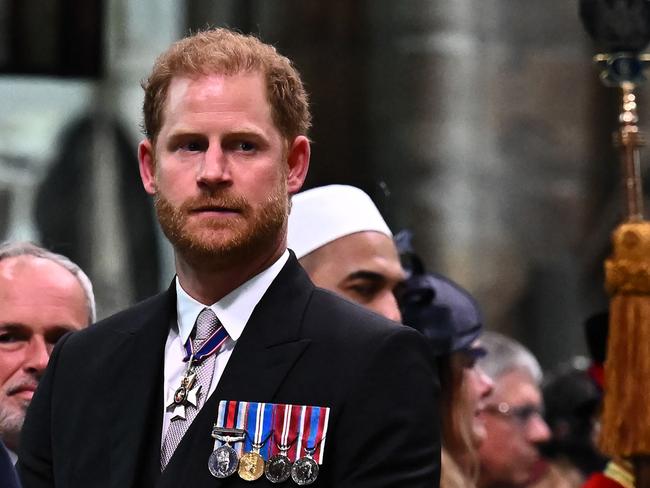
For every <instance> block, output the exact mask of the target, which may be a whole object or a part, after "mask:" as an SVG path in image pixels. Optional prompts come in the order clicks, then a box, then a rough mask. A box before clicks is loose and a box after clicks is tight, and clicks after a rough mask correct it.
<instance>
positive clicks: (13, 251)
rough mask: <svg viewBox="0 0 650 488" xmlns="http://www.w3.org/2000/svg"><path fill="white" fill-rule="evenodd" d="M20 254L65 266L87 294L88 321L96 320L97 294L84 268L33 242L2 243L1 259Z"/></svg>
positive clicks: (0, 247)
mask: <svg viewBox="0 0 650 488" xmlns="http://www.w3.org/2000/svg"><path fill="white" fill-rule="evenodd" d="M18 256H34V257H37V258H42V259H47V260H49V261H52V262H54V263H56V264H58V265H60V266H62V267H63V268H65V269H67V270H68V271H70V273H72V274H73V275H74V277H75V278H77V281H79V284H80V285H81V288H82V289H83V291H84V294H85V295H86V305H87V307H88V323H89V324H92V323H93V322H95V320H96V317H97V309H96V307H95V294H94V293H93V285H92V283H91V282H90V279H89V278H88V276H87V275H86V273H84V272H83V270H82V269H81V268H80V267H79V266H77V265H76V264H75V263H73V262H72V261H70V259H68V258H66V257H65V256H63V255H61V254H56V253H53V252H51V251H48V250H47V249H45V248H43V247H40V246H37V245H36V244H34V243H32V242H26V241H23V242H5V243H2V244H0V261H2V260H3V259H7V258H14V257H18Z"/></svg>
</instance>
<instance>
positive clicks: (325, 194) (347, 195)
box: [288, 185, 393, 259]
mask: <svg viewBox="0 0 650 488" xmlns="http://www.w3.org/2000/svg"><path fill="white" fill-rule="evenodd" d="M365 231H374V232H381V233H382V234H385V235H387V236H388V237H390V238H392V237H393V234H392V232H391V231H390V229H389V228H388V225H386V222H385V221H384V219H383V217H382V216H381V214H380V213H379V210H378V209H377V207H376V206H375V204H374V203H373V202H372V200H371V199H370V197H369V196H368V195H367V194H366V193H364V192H363V191H362V190H360V189H359V188H355V187H354V186H348V185H329V186H321V187H319V188H313V189H311V190H307V191H304V192H302V193H298V194H297V195H294V197H293V199H292V204H291V214H290V215H289V232H288V233H289V236H288V247H289V249H292V250H293V252H295V253H296V257H297V258H298V259H300V258H301V257H303V256H305V255H307V254H309V253H310V252H312V251H314V250H316V249H318V248H319V247H321V246H324V245H325V244H327V243H329V242H332V241H334V240H336V239H338V238H340V237H343V236H347V235H350V234H354V233H356V232H365Z"/></svg>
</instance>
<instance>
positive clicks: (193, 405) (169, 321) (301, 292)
mask: <svg viewBox="0 0 650 488" xmlns="http://www.w3.org/2000/svg"><path fill="white" fill-rule="evenodd" d="M144 87H145V102H144V115H145V130H146V136H147V137H146V139H145V140H144V141H142V142H141V143H140V146H139V152H138V156H139V161H140V174H141V177H142V181H143V184H144V187H145V190H146V191H147V192H148V193H150V194H151V195H153V197H154V202H155V206H156V211H157V213H158V219H159V221H160V223H161V227H162V229H163V231H164V233H165V235H166V236H167V238H168V239H169V240H170V242H171V243H172V245H173V247H174V251H175V258H176V272H177V276H176V279H175V280H174V282H173V283H172V285H171V287H170V288H169V290H167V291H166V292H164V293H162V294H160V295H158V296H155V297H153V298H151V299H149V300H147V301H145V302H143V303H140V304H138V305H136V306H135V307H133V308H131V309H128V310H126V311H124V312H121V313H119V314H117V315H115V316H113V317H110V318H108V319H106V320H104V321H102V322H100V323H99V324H97V325H95V326H94V327H91V328H90V329H89V330H87V331H84V332H82V333H78V334H73V335H71V336H68V337H66V339H65V340H63V341H61V343H60V344H59V345H57V347H56V349H55V350H54V352H53V354H52V359H51V361H50V365H49V366H48V370H47V372H46V374H45V376H44V378H43V380H42V382H41V386H40V387H39V390H38V392H37V394H36V396H35V398H34V401H33V403H32V406H31V408H30V411H29V413H28V418H27V421H26V424H25V428H24V431H23V442H22V454H21V457H20V463H19V471H20V474H21V477H22V480H23V484H24V485H25V487H26V488H32V487H46V486H48V487H49V486H65V487H84V488H85V487H90V486H92V487H113V488H118V487H119V488H128V487H138V488H139V487H149V486H156V487H172V486H174V487H179V486H182V487H190V486H191V487H208V486H209V487H219V486H224V487H226V486H228V487H237V486H251V485H250V484H249V482H248V481H244V480H243V479H242V478H240V477H239V476H237V474H234V475H232V476H228V477H214V476H213V474H211V473H210V470H209V469H208V458H209V456H210V454H211V453H212V451H213V449H214V448H215V440H214V439H213V437H212V435H211V434H212V432H213V424H214V423H215V420H216V419H217V410H218V408H219V405H220V402H221V401H222V400H233V401H247V402H272V403H278V404H293V405H304V406H321V407H328V408H329V409H330V410H329V412H330V413H329V418H328V421H327V422H325V424H326V425H325V427H324V428H323V429H322V432H326V433H325V434H324V435H321V436H320V438H318V437H316V443H315V442H314V441H312V445H311V446H308V445H307V442H305V444H304V451H305V452H300V453H299V455H300V456H302V457H305V456H307V457H308V455H309V449H310V448H315V447H317V445H322V446H323V449H322V450H323V455H324V456H323V459H322V465H321V466H320V470H315V469H308V470H302V471H300V472H298V473H297V474H298V478H299V477H300V476H301V475H305V473H310V474H313V473H315V472H316V471H318V477H317V478H316V479H315V481H314V480H309V481H313V486H315V487H316V486H319V487H337V488H345V487H355V488H363V487H369V488H370V487H373V488H380V487H396V486H399V487H422V488H431V487H436V486H438V476H439V435H438V427H437V425H435V422H432V416H434V418H435V415H436V404H437V384H436V381H435V377H436V375H435V369H434V366H433V364H432V363H431V361H430V360H429V358H428V357H429V354H428V349H427V348H428V346H427V344H426V342H425V340H424V338H423V337H421V336H420V335H419V334H418V333H417V332H415V331H413V330H411V329H409V328H406V327H404V326H400V325H399V324H397V323H394V322H391V321H388V320H386V319H385V318H383V317H380V316H378V315H375V314H372V313H371V312H368V311H366V310H364V309H363V308H361V307H358V306H357V305H354V304H351V303H349V302H347V301H344V300H343V299H341V298H339V297H336V296H335V295H333V294H331V293H329V292H326V291H324V290H320V289H317V288H315V287H314V285H313V284H312V283H311V281H310V280H309V278H308V277H307V275H306V273H305V272H304V271H303V269H302V268H301V267H300V265H299V264H298V262H297V261H296V259H295V256H294V255H293V254H292V253H290V252H289V251H287V249H286V233H287V216H288V213H289V208H290V199H289V198H290V195H292V194H294V193H295V192H297V191H298V190H299V189H300V187H301V186H302V184H303V182H304V179H305V176H306V173H307V168H308V164H309V154H310V145H309V140H308V139H307V136H306V134H307V130H308V128H309V125H310V115H309V109H308V105H307V96H306V93H305V91H304V88H303V86H302V83H301V81H300V77H299V75H298V73H297V72H296V71H295V69H294V68H293V67H292V66H291V63H290V62H289V60H288V59H286V58H284V57H282V56H280V55H279V54H278V53H277V52H276V51H275V49H274V48H272V47H271V46H268V45H266V44H263V43H261V42H260V41H259V40H257V39H255V38H253V37H248V36H243V35H240V34H236V33H233V32H231V31H228V30H225V29H216V30H212V31H207V32H203V33H199V34H197V35H195V36H193V37H190V38H187V39H184V40H181V41H179V42H178V43H176V44H174V45H173V46H172V47H171V48H170V49H169V50H168V51H167V52H165V53H164V54H163V55H162V56H161V57H160V58H159V59H158V60H157V61H156V64H155V66H154V69H153V72H152V74H151V75H150V76H149V78H148V80H147V81H146V83H145V84H144ZM315 410H316V409H314V410H312V411H315ZM219 432H221V431H218V432H216V436H217V437H218V438H219V437H220V436H221V437H222V438H223V436H224V435H225V434H223V433H221V434H220V433H219ZM276 434H277V435H279V434H278V433H276V432H272V435H273V438H272V439H270V438H269V439H261V441H262V444H263V443H264V442H274V443H276V442H278V440H277V439H276ZM247 435H248V436H249V437H251V438H252V437H254V434H253V433H251V432H248V433H247ZM226 438H227V436H226ZM293 441H295V439H293V440H292V439H289V442H288V444H290V443H292V442H293ZM325 441H326V442H325ZM230 442H236V441H233V440H230ZM288 444H287V445H288ZM294 449H296V450H297V448H294ZM301 450H302V449H301ZM222 454H223V451H222ZM218 457H219V456H218ZM219 459H220V460H223V459H224V457H223V456H221V457H219ZM267 461H268V460H267ZM226 464H227V463H226ZM213 468H215V469H213V471H218V470H217V469H216V468H219V469H221V466H217V467H215V466H213ZM223 471H225V468H224V470H223ZM217 474H219V476H222V474H220V473H217ZM240 474H242V473H241V470H240ZM246 475H248V474H247V473H243V474H242V477H245V476H246ZM305 476H306V475H305ZM299 479H300V478H299ZM284 483H286V484H287V485H291V484H293V482H292V481H291V480H289V481H286V482H284ZM305 484H306V483H305ZM252 486H275V485H274V484H273V483H271V481H269V480H268V479H266V478H265V477H261V478H259V479H257V480H256V481H254V485H252Z"/></svg>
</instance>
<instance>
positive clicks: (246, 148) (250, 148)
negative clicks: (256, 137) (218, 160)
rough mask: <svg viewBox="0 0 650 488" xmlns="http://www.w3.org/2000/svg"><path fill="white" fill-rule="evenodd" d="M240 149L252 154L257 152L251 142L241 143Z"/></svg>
mask: <svg viewBox="0 0 650 488" xmlns="http://www.w3.org/2000/svg"><path fill="white" fill-rule="evenodd" d="M239 149H241V150H242V151H244V152H250V151H254V150H255V144H253V143H250V142H240V143H239Z"/></svg>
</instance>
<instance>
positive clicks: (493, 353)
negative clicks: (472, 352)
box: [479, 331, 543, 385]
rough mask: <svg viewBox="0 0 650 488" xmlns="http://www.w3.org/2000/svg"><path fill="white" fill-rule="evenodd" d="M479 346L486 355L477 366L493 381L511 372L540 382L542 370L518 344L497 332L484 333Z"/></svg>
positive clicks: (526, 350)
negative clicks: (518, 372) (524, 373)
mask: <svg viewBox="0 0 650 488" xmlns="http://www.w3.org/2000/svg"><path fill="white" fill-rule="evenodd" d="M480 340H481V345H482V346H483V347H484V348H485V350H486V351H487V355H486V356H485V357H484V358H481V359H480V360H479V365H480V366H481V368H482V369H483V371H485V373H486V374H487V375H488V376H490V377H491V378H492V379H493V380H497V379H499V378H500V377H501V376H503V375H504V374H506V373H509V372H511V371H524V372H526V373H527V374H528V375H530V377H531V378H532V379H533V380H534V381H535V383H537V384H538V385H539V384H540V383H541V382H542V377H543V374H542V368H541V367H540V365H539V362H538V361H537V359H535V356H533V354H532V353H531V352H530V351H529V350H528V349H526V348H525V347H524V346H523V345H521V344H520V343H519V342H517V341H515V340H514V339H511V338H510V337H506V336H504V335H503V334H499V333H498V332H491V331H488V332H484V333H483V334H482V335H481V339H480Z"/></svg>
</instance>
